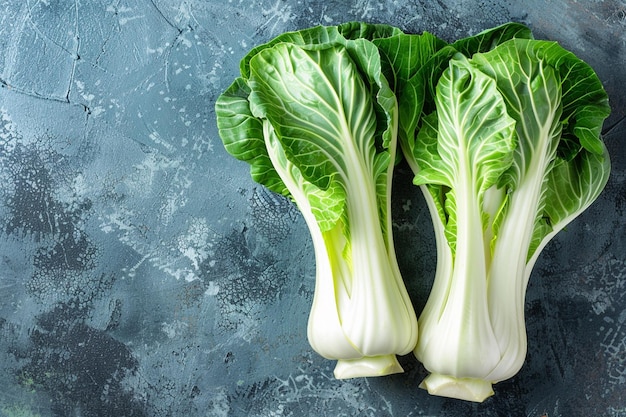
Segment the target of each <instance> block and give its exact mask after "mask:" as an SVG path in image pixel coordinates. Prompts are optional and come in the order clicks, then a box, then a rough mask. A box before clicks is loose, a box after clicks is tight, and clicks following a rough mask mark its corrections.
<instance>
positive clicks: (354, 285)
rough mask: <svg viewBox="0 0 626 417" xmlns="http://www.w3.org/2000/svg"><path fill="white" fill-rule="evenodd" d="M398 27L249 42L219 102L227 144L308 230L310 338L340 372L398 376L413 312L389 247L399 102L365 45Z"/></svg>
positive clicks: (410, 341)
mask: <svg viewBox="0 0 626 417" xmlns="http://www.w3.org/2000/svg"><path fill="white" fill-rule="evenodd" d="M401 34H402V33H401V32H400V31H399V29H396V28H392V27H390V26H384V25H365V24H358V23H354V24H346V25H342V26H340V27H315V28H311V29H306V30H302V31H298V32H290V33H286V34H283V35H281V36H279V37H278V38H275V39H273V40H272V41H270V42H268V43H267V44H264V45H261V46H259V47H257V48H255V49H253V50H252V51H251V52H250V53H249V54H248V55H247V56H246V57H244V59H243V60H242V61H241V67H240V69H241V76H240V77H239V78H237V79H236V80H235V81H234V83H233V84H232V85H231V86H230V87H229V88H228V89H227V90H226V91H225V92H224V93H223V94H222V95H221V96H220V97H219V98H218V100H217V103H216V113H217V123H218V128H219V132H220V136H221V137H222V140H223V142H224V145H225V148H226V150H227V151H228V152H229V153H230V154H232V155H233V156H235V157H236V158H238V159H241V160H244V161H246V162H248V163H249V164H250V165H251V175H252V177H253V179H254V180H255V181H257V182H259V183H261V184H263V185H265V186H266V187H268V188H269V189H271V190H273V191H275V192H278V193H281V194H283V195H285V196H288V197H289V198H290V199H292V200H293V201H294V202H295V204H296V205H297V206H298V208H299V210H300V211H301V213H302V215H303V217H304V219H305V221H306V224H307V226H308V228H309V231H310V234H311V237H312V241H313V245H314V250H315V260H316V285H315V293H314V299H313V305H312V308H311V312H310V316H309V324H308V338H309V342H310V344H311V346H312V347H313V348H314V349H315V350H316V351H317V352H318V353H319V354H320V355H322V356H323V357H325V358H328V359H335V360H338V362H337V366H336V368H335V371H334V373H335V376H336V377H337V378H350V377H360V376H378V375H385V374H391V373H397V372H402V368H401V366H400V365H399V363H398V361H397V358H396V355H404V354H407V353H410V352H411V351H412V350H413V348H414V347H415V344H416V341H417V332H418V330H417V318H416V315H415V312H414V310H413V307H412V304H411V300H410V299H409V296H408V294H407V291H406V288H405V285H404V283H403V280H402V277H401V276H400V272H399V268H398V265H397V261H396V255H395V252H394V244H393V239H392V223H391V210H390V194H391V180H392V172H393V168H394V162H395V160H396V147H397V131H398V103H397V99H396V96H395V94H394V91H393V89H392V88H391V87H390V85H389V81H388V80H387V79H386V78H385V75H384V74H383V68H382V64H381V57H380V53H379V50H378V49H377V47H376V46H375V45H374V44H373V43H372V42H371V40H373V39H377V38H387V37H393V36H397V35H401Z"/></svg>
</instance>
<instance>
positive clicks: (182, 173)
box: [0, 0, 626, 417]
mask: <svg viewBox="0 0 626 417" xmlns="http://www.w3.org/2000/svg"><path fill="white" fill-rule="evenodd" d="M0 10H2V11H3V12H2V13H0V84H1V86H2V88H0V182H1V185H0V336H1V337H0V416H2V417H5V416H6V417H16V416H22V417H26V416H29V417H32V416H42V417H43V416H46V417H47V416H86V417H96V416H116V417H123V416H158V417H165V416H173V417H175V416H185V417H199V416H216V417H220V416H263V417H265V416H268V417H269V416H333V417H338V416H403V417H404V416H481V417H483V416H530V417H540V416H549V417H559V416H561V417H577V416H612V417H617V416H626V394H624V388H623V387H624V386H625V384H626V256H625V253H626V230H625V229H626V188H625V176H626V161H625V158H624V157H625V156H626V155H625V153H626V146H625V145H624V139H625V138H626V122H624V117H625V115H626V93H625V91H626V90H625V88H624V86H625V85H626V70H625V68H626V34H625V33H626V3H625V2H624V1H623V0H594V1H582V0H579V1H576V0H569V1H566V0H553V1H549V2H545V1H520V2H510V3H509V2H500V1H489V0H480V1H473V0H437V1H411V2H404V1H376V0H350V1H335V0H333V1H318V0H298V1H292V0H223V1H216V0H208V1H202V0H185V1H174V0H137V1H123V0H109V1H101V0H93V1H92V0H90V1H80V0H76V1H69V0H38V1H36V0H29V1H24V2H18V1H10V0H4V1H0ZM348 20H365V21H370V22H382V23H388V24H392V25H395V26H398V27H400V28H402V29H404V30H406V31H409V32H421V31H423V30H428V31H430V32H433V33H435V34H437V35H439V36H441V37H443V38H445V39H449V40H451V39H454V38H458V37H461V36H465V35H469V34H472V33H476V32H478V31H480V30H482V29H485V28H488V27H492V26H495V25H497V24H500V23H504V22H506V21H509V20H516V21H521V22H524V23H527V24H528V25H529V26H530V27H531V28H532V29H533V31H534V32H535V34H536V36H537V37H539V38H544V39H551V40H557V41H559V42H560V43H561V44H563V45H564V46H565V47H567V48H568V49H570V50H572V51H573V52H574V53H576V54H577V55H578V56H579V57H581V58H583V59H584V60H586V61H587V62H589V63H590V64H591V65H592V66H593V67H594V68H595V69H596V71H597V73H598V74H599V76H600V78H601V80H602V81H603V83H604V84H605V86H606V89H607V91H608V92H609V94H610V98H611V104H612V107H613V114H612V116H611V118H610V119H609V120H608V121H607V123H606V127H605V132H606V136H605V140H606V142H607V145H608V147H609V150H610V152H611V154H612V157H613V172H612V176H611V179H610V181H609V184H608V186H607V189H606V190H605V192H604V193H603V194H602V196H601V197H600V199H599V200H598V202H597V203H596V204H595V205H593V206H592V207H591V208H590V209H589V210H588V211H587V212H586V213H585V214H583V215H582V216H581V217H580V218H579V219H577V220H576V221H575V222H574V223H573V224H572V225H570V226H569V227H568V229H567V231H565V232H563V233H561V234H560V235H559V236H558V237H557V238H556V239H555V240H554V241H553V242H552V243H551V244H550V245H549V246H548V247H547V248H546V250H545V251H544V253H543V254H542V256H541V258H540V261H539V262H538V264H537V266H536V268H535V271H534V273H533V276H532V278H531V283H530V287H529V289H528V293H527V325H528V338H529V340H528V344H529V352H528V356H527V360H526V363H525V365H524V367H523V368H522V370H521V371H520V373H519V374H518V375H517V376H516V377H514V378H513V379H511V380H509V381H505V382H502V383H500V384H498V385H496V387H495V389H496V395H495V396H494V397H492V398H490V399H489V400H487V401H486V402H485V403H483V404H480V405H477V404H469V403H464V402H460V401H454V400H450V399H443V398H436V397H432V396H429V395H428V394H427V393H425V392H424V391H423V390H421V389H418V384H419V382H420V381H421V379H422V378H423V377H424V375H425V374H426V372H425V370H424V369H423V368H422V367H421V365H420V364H419V363H417V361H416V360H415V359H414V358H413V357H412V356H407V357H403V358H401V361H402V364H403V365H404V366H405V369H406V373H405V374H403V375H394V376H390V377H385V378H379V379H375V378H368V379H355V380H348V381H336V380H334V379H333V377H332V368H333V366H334V364H333V363H332V362H329V361H327V360H324V359H322V358H320V357H319V356H318V355H317V354H315V353H314V352H313V351H312V350H311V348H310V347H309V345H308V343H307V341H306V320H307V315H308V309H309V305H310V302H311V297H312V291H313V286H314V272H315V265H314V260H313V254H312V246H311V242H310V238H309V235H308V232H307V230H306V227H305V224H304V222H303V220H302V218H301V217H300V215H299V213H298V212H297V210H296V209H295V208H294V207H293V206H292V205H291V204H290V203H289V202H288V201H286V200H285V199H283V198H282V197H278V196H276V195H274V194H272V193H270V192H268V191H266V190H265V189H264V188H263V187H261V186H259V185H256V184H254V183H253V182H252V181H251V180H250V178H249V175H248V167H247V165H246V164H244V163H240V162H238V161H236V160H234V159H233V158H231V157H230V156H229V155H227V154H226V152H225V151H224V149H223V147H222V145H221V141H220V139H219V137H218V135H217V128H216V125H215V114H214V110H213V106H214V102H215V99H216V97H217V95H218V94H219V93H220V92H221V91H222V90H223V89H224V88H225V87H227V86H228V85H229V84H230V82H231V81H232V79H233V78H234V77H235V76H236V75H237V73H238V63H239V60H240V59H241V58H242V56H243V55H244V54H245V53H246V52H247V51H248V50H249V49H250V48H251V47H253V46H255V45H257V44H259V43H262V42H264V41H267V40H269V39H270V38H272V37H274V36H276V35H278V34H279V33H281V32H284V31H287V30H294V29H300V28H305V27H309V26H313V25H316V24H320V23H321V24H337V23H341V22H343V21H348ZM395 187H396V188H395V190H396V192H395V194H394V216H395V235H396V239H397V241H398V243H397V247H398V248H399V249H400V250H399V255H398V256H399V261H400V263H401V268H402V270H403V272H404V275H405V277H406V279H407V281H408V287H409V289H410V292H411V296H412V297H413V299H414V300H415V304H416V306H417V308H418V309H419V308H421V306H422V305H423V303H424V302H425V297H426V293H427V290H428V287H429V285H430V280H431V279H432V273H433V262H434V247H433V238H432V228H431V227H429V226H428V222H427V221H426V220H427V219H428V214H427V211H426V208H425V206H424V203H423V201H422V199H421V196H420V194H419V192H418V191H417V190H416V189H415V188H414V187H413V186H412V185H411V183H410V175H409V172H408V170H407V168H406V167H404V166H401V167H400V171H399V175H398V176H397V179H396V185H395Z"/></svg>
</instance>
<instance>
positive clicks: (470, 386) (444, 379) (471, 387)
mask: <svg viewBox="0 0 626 417" xmlns="http://www.w3.org/2000/svg"><path fill="white" fill-rule="evenodd" d="M420 388H424V389H426V390H428V393H429V394H432V395H438V396H440V397H449V398H457V399H459V400H465V401H474V402H477V403H481V402H483V401H485V399H487V398H488V397H490V396H492V395H493V388H492V386H491V382H489V381H485V380H483V379H478V378H455V377H453V376H448V375H440V374H430V375H428V376H427V377H426V378H424V380H423V381H422V383H421V384H420Z"/></svg>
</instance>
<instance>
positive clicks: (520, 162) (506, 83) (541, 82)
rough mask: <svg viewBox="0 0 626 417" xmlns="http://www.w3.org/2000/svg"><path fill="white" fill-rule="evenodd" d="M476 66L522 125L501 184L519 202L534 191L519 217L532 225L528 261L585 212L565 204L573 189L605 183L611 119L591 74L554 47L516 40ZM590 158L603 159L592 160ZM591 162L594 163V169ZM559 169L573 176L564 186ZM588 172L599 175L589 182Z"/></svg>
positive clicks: (480, 58) (575, 194)
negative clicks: (604, 135) (606, 126)
mask: <svg viewBox="0 0 626 417" xmlns="http://www.w3.org/2000/svg"><path fill="white" fill-rule="evenodd" d="M472 63H473V64H474V65H475V66H476V67H477V68H479V69H480V70H481V71H483V72H485V73H486V74H488V75H489V76H491V77H492V78H494V79H495V80H496V82H497V84H498V90H499V91H500V92H501V94H502V95H503V96H504V97H505V100H506V103H507V108H508V113H509V114H510V115H511V117H513V118H514V119H515V120H516V123H517V124H516V132H517V136H518V140H519V146H518V148H517V150H516V152H515V163H514V164H513V165H512V167H511V170H510V171H509V172H507V174H506V175H505V176H504V177H503V182H502V183H501V185H506V186H507V188H508V189H509V192H513V193H514V194H513V195H514V196H515V191H516V190H517V189H519V188H520V187H522V185H523V187H524V190H534V191H532V192H531V191H525V192H528V193H529V194H528V196H526V197H519V198H521V199H522V200H523V201H524V203H525V204H529V206H528V209H527V210H525V211H524V213H523V216H524V218H518V219H517V221H518V222H522V223H530V224H534V230H533V231H532V238H531V244H530V247H529V249H528V255H527V259H530V258H531V257H532V256H533V255H534V254H535V252H536V251H537V250H538V249H540V248H541V247H543V245H544V244H545V243H542V242H543V240H544V239H546V238H551V236H553V231H554V228H555V226H556V225H557V224H559V228H562V227H563V224H562V219H565V218H567V219H570V220H571V218H572V216H573V215H574V214H575V213H579V212H580V211H581V208H582V207H583V206H584V205H578V206H577V205H575V204H561V200H563V199H564V200H567V201H570V203H571V202H573V201H575V200H577V199H580V198H581V195H580V191H581V190H582V188H581V189H580V190H579V191H578V192H576V191H575V189H577V188H580V187H581V186H583V184H582V183H581V182H584V181H586V182H584V188H586V189H587V190H588V192H591V191H592V190H598V189H602V188H603V187H604V184H605V183H606V174H607V173H606V172H605V169H606V168H607V165H606V164H608V161H606V162H605V161H604V158H608V154H607V153H606V150H605V147H604V144H603V142H602V139H601V137H600V131H601V128H602V123H603V121H604V119H605V117H606V116H607V115H608V114H609V107H608V101H607V96H606V93H605V92H604V89H603V88H602V85H601V83H600V81H599V80H598V78H597V76H596V75H595V73H594V72H593V70H592V69H591V68H590V67H589V66H588V65H587V64H585V63H584V62H583V61H581V60H580V59H578V58H576V57H575V56H574V55H573V54H572V53H571V52H568V51H566V50H564V49H563V48H562V47H560V46H559V45H558V44H557V43H555V42H547V41H536V40H527V39H514V40H511V41H508V42H505V43H503V44H501V45H500V46H498V47H497V48H495V49H494V50H492V51H490V52H487V53H484V54H477V55H475V56H474V58H473V59H472ZM589 152H591V153H593V154H595V155H597V158H591V157H589V156H586V155H585V154H586V153H589ZM583 161H584V163H583ZM589 164H595V166H594V167H593V169H592V168H591V167H590V166H589ZM576 166H579V167H580V168H583V167H589V168H588V169H587V170H584V169H581V170H579V171H578V172H577V171H576V170H575V169H573V168H572V167H576ZM557 167H558V171H559V172H561V171H566V172H568V173H569V174H568V181H569V182H568V183H565V186H563V185H561V184H556V183H554V182H555V181H562V180H563V179H564V178H563V175H562V174H559V175H553V174H552V173H551V171H552V170H553V169H557ZM565 167H569V168H568V169H565ZM589 172H594V173H595V177H588V176H587V174H588V173H589ZM550 190H552V191H550ZM554 190H559V191H558V192H555V191H554ZM568 193H569V194H568ZM591 194H592V195H593V192H592V193H591ZM596 197H597V195H596ZM594 198H595V197H594ZM533 201H536V202H533ZM581 203H582V202H581ZM512 204H516V205H518V206H519V205H522V202H520V203H512ZM584 207H586V206H584ZM559 211H561V212H559ZM508 215H510V214H507V216H508ZM530 216H532V217H531V218H526V217H530ZM500 224H501V222H498V225H500ZM496 233H497V231H496Z"/></svg>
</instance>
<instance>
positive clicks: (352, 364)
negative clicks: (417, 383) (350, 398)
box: [334, 355, 404, 379]
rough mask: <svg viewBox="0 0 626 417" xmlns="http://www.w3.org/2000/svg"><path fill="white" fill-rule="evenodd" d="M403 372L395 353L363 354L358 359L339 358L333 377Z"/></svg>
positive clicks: (346, 377)
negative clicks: (363, 355)
mask: <svg viewBox="0 0 626 417" xmlns="http://www.w3.org/2000/svg"><path fill="white" fill-rule="evenodd" d="M402 372H404V369H402V366H400V363H398V358H397V357H396V355H381V356H365V357H363V358H359V359H339V360H338V361H337V366H335V371H334V374H335V378H337V379H348V378H359V377H368V376H383V375H391V374H399V373H402Z"/></svg>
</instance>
